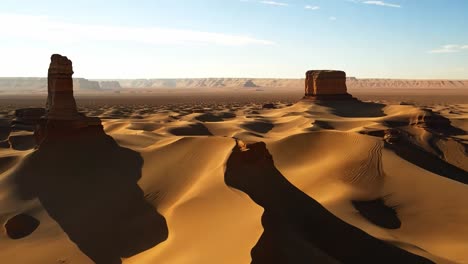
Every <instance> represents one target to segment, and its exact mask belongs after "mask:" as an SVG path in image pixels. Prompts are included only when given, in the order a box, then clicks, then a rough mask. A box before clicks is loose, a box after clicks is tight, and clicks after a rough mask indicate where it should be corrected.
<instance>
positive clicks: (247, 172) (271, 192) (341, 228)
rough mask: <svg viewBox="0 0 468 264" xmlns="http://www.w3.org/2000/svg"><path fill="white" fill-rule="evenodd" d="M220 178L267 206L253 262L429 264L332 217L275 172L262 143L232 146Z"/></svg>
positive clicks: (425, 260) (421, 258)
mask: <svg viewBox="0 0 468 264" xmlns="http://www.w3.org/2000/svg"><path fill="white" fill-rule="evenodd" d="M224 179H225V182H226V184H227V185H228V186H231V187H233V188H236V189H239V190H241V191H243V192H245V193H246V194H248V195H249V196H250V198H251V199H252V200H253V201H254V202H255V203H257V204H259V205H260V206H262V207H263V208H264V210H265V211H264V214H263V216H262V225H263V227H264V232H263V234H262V236H261V237H260V239H259V241H258V242H257V244H256V245H255V246H254V248H253V249H252V251H251V256H252V263H311V262H312V261H317V262H318V263H337V261H338V262H343V263H433V262H432V261H430V260H428V259H425V258H423V257H420V256H418V255H415V254H412V253H410V252H407V251H405V250H403V249H400V248H398V247H396V246H393V245H391V244H388V243H386V242H384V241H381V240H379V239H377V238H375V237H372V236H370V235H369V234H367V233H365V232H364V231H362V230H360V229H358V228H356V227H354V226H352V225H350V224H348V223H346V222H344V221H342V220H341V219H339V218H337V217H336V216H334V215H333V214H332V213H330V212H329V211H328V210H326V209H325V207H323V206H322V205H321V204H320V203H318V202H317V201H315V200H314V199H312V198H311V197H309V196H308V195H306V194H305V193H303V192H302V191H301V190H299V189H298V188H296V187H295V186H294V185H292V184H291V183H290V182H289V181H288V180H287V179H286V178H285V177H284V176H283V175H282V174H281V172H279V171H278V169H277V168H276V167H275V165H274V162H273V158H272V156H271V155H270V153H269V152H268V150H267V149H266V145H265V143H263V142H260V143H254V144H251V145H247V147H246V148H240V147H238V146H236V147H234V149H233V152H232V153H231V156H230V157H229V159H228V161H227V166H226V172H225V178H224ZM293 245H294V246H293ZM298 245H299V246H300V248H301V249H302V250H299V251H298V250H297V248H298ZM311 249H315V250H311Z"/></svg>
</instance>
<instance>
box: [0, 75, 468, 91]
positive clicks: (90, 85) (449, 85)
mask: <svg viewBox="0 0 468 264" xmlns="http://www.w3.org/2000/svg"><path fill="white" fill-rule="evenodd" d="M254 85H255V86H254ZM303 85H304V79H274V78H182V79H95V80H90V79H85V78H74V79H73V86H74V90H75V92H77V93H86V92H100V91H108V90H114V91H116V90H121V89H123V88H125V89H127V88H128V89H132V88H135V89H140V88H141V89H152V88H211V87H241V88H242V87H245V88H249V87H257V88H258V87H274V88H295V87H297V88H299V87H303ZM346 86H347V88H349V89H385V88H391V89H418V88H424V89H468V80H404V79H358V78H355V77H347V78H346ZM26 91H34V92H43V93H45V92H47V78H36V77H27V78H20V77H0V92H8V93H21V92H26Z"/></svg>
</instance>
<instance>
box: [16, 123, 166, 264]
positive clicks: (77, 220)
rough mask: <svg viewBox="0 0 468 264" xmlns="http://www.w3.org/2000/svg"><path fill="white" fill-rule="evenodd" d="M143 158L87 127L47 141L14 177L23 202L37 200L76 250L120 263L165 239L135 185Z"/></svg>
mask: <svg viewBox="0 0 468 264" xmlns="http://www.w3.org/2000/svg"><path fill="white" fill-rule="evenodd" d="M142 166H143V159H142V157H141V156H140V154H139V153H137V152H135V151H132V150H130V149H127V148H123V147H120V146H119V145H118V144H117V143H116V142H115V141H114V139H113V138H112V137H110V136H108V135H106V134H105V133H104V132H103V131H102V128H101V127H99V128H97V127H94V128H93V127H90V128H83V129H80V130H78V131H76V130H75V131H74V132H73V133H71V134H67V136H66V137H63V138H62V139H60V140H56V141H47V142H45V143H43V144H42V145H41V147H40V148H39V149H38V150H36V151H35V152H33V153H31V154H30V155H29V156H27V157H26V158H25V159H24V160H23V162H22V164H21V165H20V166H19V167H18V168H17V170H16V171H15V172H14V181H15V183H16V184H17V186H18V188H19V193H20V195H21V197H22V198H23V199H32V198H35V197H37V198H38V199H39V200H40V202H41V204H42V206H43V207H44V208H45V210H46V211H47V213H48V214H49V215H50V216H51V217H52V218H53V219H54V220H55V221H56V222H57V223H58V224H59V225H60V227H61V228H62V229H63V230H64V231H65V233H66V234H67V235H68V237H69V238H70V239H71V240H72V241H73V242H74V243H76V245H77V246H78V247H79V248H80V250H81V251H82V252H83V253H85V254H86V255H87V256H88V257H90V258H91V259H92V260H93V261H94V262H96V263H98V264H101V263H103V264H107V263H109V264H114V263H121V258H122V257H130V256H133V255H135V254H138V253H140V252H142V251H144V250H147V249H149V248H152V247H154V246H156V245H157V244H159V243H161V242H163V241H164V240H166V239H167V237H168V229H167V224H166V220H165V219H164V217H163V216H162V215H161V214H159V213H158V212H157V210H156V209H155V208H154V207H153V206H152V205H151V204H149V203H148V202H146V200H145V198H144V194H143V191H142V190H141V189H140V188H139V186H138V185H137V181H138V180H139V179H140V177H141V169H142Z"/></svg>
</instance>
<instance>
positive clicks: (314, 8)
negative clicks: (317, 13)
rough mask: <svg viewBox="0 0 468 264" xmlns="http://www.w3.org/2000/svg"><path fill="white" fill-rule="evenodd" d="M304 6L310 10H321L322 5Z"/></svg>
mask: <svg viewBox="0 0 468 264" xmlns="http://www.w3.org/2000/svg"><path fill="white" fill-rule="evenodd" d="M304 8H305V9H309V10H319V9H320V6H311V5H306V6H305V7H304Z"/></svg>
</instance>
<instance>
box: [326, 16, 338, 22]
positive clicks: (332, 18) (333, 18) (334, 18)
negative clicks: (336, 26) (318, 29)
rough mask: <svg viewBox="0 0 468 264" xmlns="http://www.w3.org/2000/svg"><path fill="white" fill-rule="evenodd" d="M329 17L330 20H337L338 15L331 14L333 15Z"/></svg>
mask: <svg viewBox="0 0 468 264" xmlns="http://www.w3.org/2000/svg"><path fill="white" fill-rule="evenodd" d="M328 19H329V20H331V21H335V20H337V18H336V17H334V16H331V17H329V18H328Z"/></svg>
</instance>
